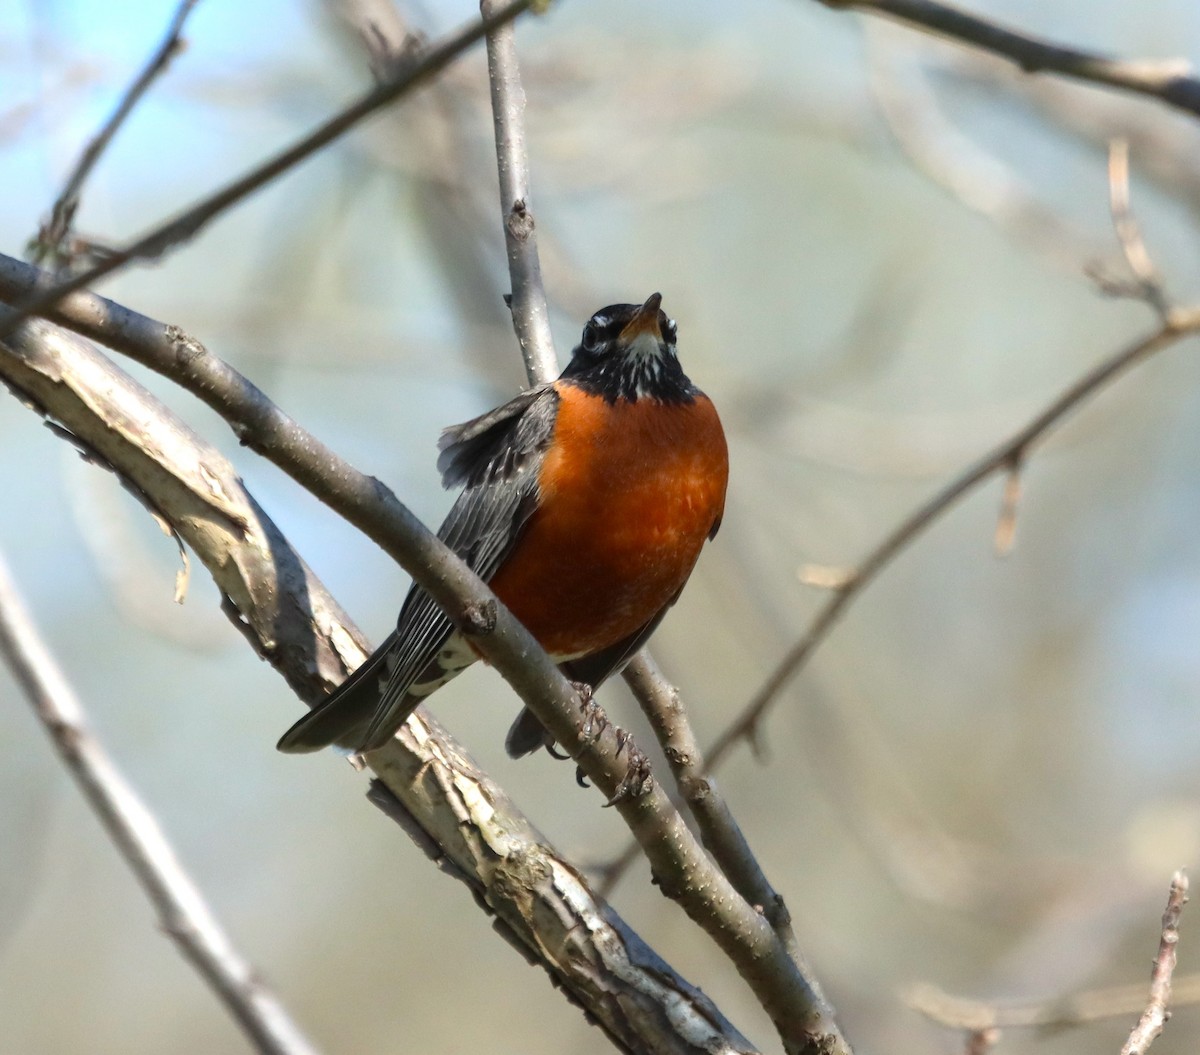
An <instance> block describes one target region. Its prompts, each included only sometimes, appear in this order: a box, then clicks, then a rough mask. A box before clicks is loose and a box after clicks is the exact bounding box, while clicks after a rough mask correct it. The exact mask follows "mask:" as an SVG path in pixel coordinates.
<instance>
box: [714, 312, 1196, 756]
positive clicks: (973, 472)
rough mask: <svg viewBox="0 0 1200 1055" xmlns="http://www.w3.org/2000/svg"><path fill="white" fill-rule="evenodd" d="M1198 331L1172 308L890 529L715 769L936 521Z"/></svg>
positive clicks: (1190, 315)
mask: <svg viewBox="0 0 1200 1055" xmlns="http://www.w3.org/2000/svg"><path fill="white" fill-rule="evenodd" d="M1197 333H1200V308H1181V309H1175V310H1172V311H1171V312H1169V314H1168V315H1167V317H1166V318H1165V319H1164V320H1163V321H1162V323H1161V325H1160V326H1159V327H1158V328H1157V329H1155V330H1154V331H1153V332H1151V333H1149V334H1147V335H1146V336H1144V337H1141V338H1139V339H1138V340H1136V341H1134V342H1133V343H1131V344H1129V345H1126V346H1125V347H1124V348H1121V349H1119V350H1118V351H1116V352H1114V353H1113V354H1112V355H1111V356H1109V357H1108V358H1107V359H1105V360H1103V361H1102V362H1100V363H1098V364H1097V365H1096V366H1094V367H1093V368H1092V369H1091V370H1089V371H1088V372H1087V373H1086V374H1084V375H1083V376H1082V377H1080V378H1079V379H1078V380H1077V381H1075V382H1074V383H1073V384H1072V385H1070V386H1069V387H1068V388H1066V389H1065V390H1064V391H1063V392H1062V393H1061V394H1060V395H1059V396H1058V397H1057V398H1056V399H1055V400H1054V401H1053V402H1051V403H1050V404H1049V406H1047V407H1046V408H1045V409H1044V410H1042V412H1041V413H1040V414H1038V415H1037V416H1036V417H1035V418H1033V420H1032V421H1030V422H1028V423H1027V424H1025V425H1024V426H1022V427H1021V428H1020V429H1018V430H1017V431H1016V432H1015V433H1014V434H1013V435H1012V436H1010V437H1008V439H1006V440H1003V441H1002V442H1001V443H999V444H998V445H997V446H996V447H994V448H993V449H992V450H991V451H989V452H988V453H987V454H985V455H984V456H983V457H982V458H980V459H979V460H978V461H977V462H976V463H975V464H974V465H972V466H970V467H969V468H967V469H966V470H964V471H963V472H962V473H961V474H960V475H959V476H958V477H956V478H955V479H954V480H951V481H950V483H948V484H947V485H946V486H945V487H943V488H942V490H941V491H939V492H938V493H937V494H935V495H934V496H933V497H932V498H930V499H929V500H928V501H927V502H925V503H924V504H923V505H921V506H920V507H918V508H917V509H916V510H915V511H914V512H913V513H911V514H910V515H909V516H908V517H907V518H906V519H905V520H903V521H902V522H901V523H900V524H898V525H897V526H896V527H895V528H894V529H893V530H892V531H891V532H889V533H888V535H887V536H886V537H885V538H884V539H883V540H882V541H881V542H880V543H879V544H878V545H877V546H876V547H875V548H874V549H873V550H871V552H870V553H868V554H867V555H866V557H864V558H863V559H862V561H861V562H860V563H859V564H858V566H857V567H856V568H854V569H853V571H851V572H850V573H849V574H848V575H846V576H844V577H843V578H842V579H841V581H840V582H838V583H837V585H836V586H835V587H834V588H833V590H832V595H831V597H830V598H829V600H828V601H826V602H825V604H824V605H823V606H822V607H821V609H820V610H819V611H818V612H817V614H816V616H815V617H814V619H813V620H812V622H811V623H810V624H809V626H808V629H807V630H806V631H805V632H804V635H803V636H802V637H801V638H800V640H799V641H797V642H796V643H795V644H794V645H793V646H792V647H791V648H790V649H789V650H788V652H787V654H786V655H785V656H784V657H783V659H782V660H781V661H780V662H779V664H778V665H777V666H776V667H775V669H774V670H773V671H772V672H771V673H770V674H769V675H768V676H767V678H766V680H765V681H764V682H763V684H762V686H761V687H760V688H759V690H758V691H757V692H756V693H755V694H754V696H753V698H751V700H750V701H749V702H748V703H747V704H746V706H745V707H744V708H743V709H742V711H741V712H740V713H739V714H738V716H737V717H736V718H735V719H734V720H733V722H732V723H730V725H729V726H728V727H727V728H726V729H725V730H724V731H723V732H722V733H721V734H720V735H719V736H718V737H717V739H716V740H715V741H714V742H713V745H712V747H711V748H710V749H709V753H708V765H709V769H710V770H714V769H716V768H717V767H718V766H719V765H720V764H721V763H722V762H723V761H724V760H725V758H726V757H727V756H728V754H729V752H730V751H731V750H732V749H733V747H734V745H735V744H736V743H737V742H738V741H739V740H742V739H744V738H751V739H752V738H753V736H754V733H755V730H756V729H757V727H758V723H759V722H760V721H761V720H762V717H763V715H764V714H765V713H766V711H767V709H768V708H769V707H770V706H771V705H772V704H773V703H774V702H775V701H776V700H777V699H778V697H779V694H780V692H781V691H782V690H783V688H784V687H785V686H786V685H787V684H788V682H790V681H791V680H792V678H794V677H795V676H796V675H797V674H798V673H799V672H800V671H801V670H802V669H803V668H804V665H805V664H806V663H807V662H808V660H809V658H810V657H811V656H812V654H813V653H814V652H815V651H816V649H817V646H819V645H820V644H821V642H822V641H824V640H825V638H826V637H827V636H828V635H829V632H830V631H831V630H832V629H833V628H834V626H835V625H836V624H837V622H838V620H839V619H840V618H841V616H842V614H843V613H844V612H845V610H846V608H847V607H848V606H849V605H850V604H851V602H853V601H854V600H855V598H856V597H858V595H859V594H860V593H861V592H862V591H863V590H864V589H865V588H866V587H867V586H868V585H870V583H871V582H873V581H874V580H875V578H876V577H877V576H878V575H879V573H880V572H881V571H883V569H884V568H886V567H887V566H888V564H890V563H891V562H892V560H893V559H894V558H895V557H896V556H897V555H898V554H899V553H901V552H902V551H903V550H904V549H906V548H907V547H908V546H909V545H910V544H911V543H912V542H913V541H915V540H916V539H917V538H918V537H919V536H920V535H921V534H922V532H924V530H925V529H926V528H927V527H928V526H929V525H930V524H932V523H933V522H934V521H935V520H936V519H937V518H938V517H940V516H941V515H942V514H943V513H944V512H945V511H946V510H947V509H949V508H950V507H951V506H953V505H955V504H956V503H958V502H959V501H960V500H961V499H963V498H964V497H966V496H967V495H968V494H970V493H971V492H972V491H974V490H975V488H977V487H978V486H979V485H980V484H982V483H983V482H984V481H986V480H988V479H990V478H991V477H992V476H994V475H996V474H997V473H1002V472H1012V471H1013V470H1015V469H1019V468H1020V466H1021V464H1022V463H1023V462H1024V460H1025V459H1026V457H1027V456H1028V455H1029V452H1030V451H1031V450H1032V449H1033V448H1034V447H1035V446H1037V444H1039V443H1040V442H1041V441H1042V440H1043V439H1045V437H1046V434H1047V433H1048V432H1050V430H1051V429H1053V428H1054V427H1055V426H1056V425H1057V424H1058V423H1059V422H1061V421H1062V419H1063V418H1065V417H1067V415H1069V414H1070V413H1072V412H1073V411H1074V410H1076V409H1077V408H1078V407H1079V406H1080V405H1081V404H1083V403H1085V402H1087V401H1088V400H1089V399H1090V398H1092V396H1094V395H1095V394H1096V393H1097V392H1099V391H1100V390H1101V389H1103V388H1104V387H1106V386H1107V385H1109V384H1111V383H1112V382H1113V381H1116V380H1117V379H1118V378H1119V377H1121V376H1122V375H1123V374H1124V373H1126V372H1127V371H1129V370H1131V369H1133V367H1135V366H1137V365H1138V364H1140V363H1143V362H1145V361H1146V360H1147V359H1150V358H1151V357H1153V356H1154V355H1156V354H1157V353H1158V352H1161V351H1162V350H1163V349H1165V348H1169V347H1171V346H1172V345H1175V344H1178V343H1179V342H1180V341H1182V340H1183V339H1185V338H1187V337H1191V336H1194V335H1195V334H1197Z"/></svg>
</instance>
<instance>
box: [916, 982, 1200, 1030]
mask: <svg viewBox="0 0 1200 1055" xmlns="http://www.w3.org/2000/svg"><path fill="white" fill-rule="evenodd" d="M903 999H904V1002H905V1003H906V1004H908V1006H909V1007H911V1008H912V1009H913V1010H914V1011H916V1012H917V1013H918V1014H921V1015H924V1016H925V1017H926V1018H927V1019H929V1020H930V1021H931V1022H936V1023H937V1024H938V1025H939V1026H946V1027H947V1028H948V1029H961V1030H965V1031H967V1032H977V1031H980V1030H986V1029H1036V1030H1039V1031H1040V1032H1043V1033H1055V1032H1058V1031H1059V1030H1064V1029H1074V1028H1076V1027H1078V1026H1085V1025H1087V1024H1088V1023H1091V1022H1101V1021H1103V1020H1104V1019H1107V1018H1120V1017H1122V1016H1124V1015H1130V1014H1137V1013H1138V1012H1139V1011H1142V1010H1143V1009H1144V1008H1145V1006H1146V986H1145V985H1144V984H1139V985H1118V986H1110V987H1109V988H1107V989H1086V990H1084V991H1083V992H1080V993H1071V994H1069V995H1067V996H1062V997H1054V998H1051V999H1049V1000H1042V1001H1038V1002H1037V1003H1032V1004H994V1003H989V1002H988V1001H984V1000H972V999H969V998H965V997H961V996H951V995H950V994H949V993H946V992H944V991H943V990H941V989H939V988H937V987H936V986H932V985H924V984H923V985H915V986H912V987H911V988H910V989H908V990H907V991H906V992H905V993H904V994H903ZM1197 1004H1200V974H1186V975H1181V976H1176V977H1175V979H1174V980H1173V982H1172V985H1171V1006H1172V1007H1177V1008H1178V1007H1184V1006H1188V1007H1194V1006H1195V1005H1197Z"/></svg>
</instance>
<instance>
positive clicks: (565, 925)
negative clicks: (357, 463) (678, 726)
mask: <svg viewBox="0 0 1200 1055" xmlns="http://www.w3.org/2000/svg"><path fill="white" fill-rule="evenodd" d="M0 380H3V381H4V382H6V383H7V384H8V385H9V386H10V387H12V388H13V389H14V391H15V392H16V393H18V394H19V395H20V396H21V398H22V399H23V400H25V401H26V402H27V403H28V404H29V405H30V406H31V407H32V408H33V409H34V410H35V411H41V412H42V413H46V414H51V415H52V416H53V417H54V418H55V419H56V420H57V421H59V422H61V423H62V425H64V426H65V427H66V428H67V429H69V430H70V433H71V434H72V435H73V436H74V437H76V438H77V439H78V441H79V442H81V443H83V444H85V445H86V446H87V448H88V449H89V450H91V451H94V452H95V454H96V456H97V457H98V458H99V459H100V460H101V461H102V462H103V463H105V464H107V465H109V466H110V467H112V468H113V469H114V470H116V471H117V472H118V473H120V475H121V477H122V479H123V481H125V482H127V483H128V484H129V485H131V486H132V488H133V489H134V490H136V491H139V492H141V493H144V494H145V495H146V496H147V497H148V498H149V499H150V500H151V501H152V502H153V504H154V506H155V508H157V509H159V510H160V511H162V513H163V514H164V515H165V516H167V517H169V519H170V521H171V523H172V524H173V525H174V526H175V528H176V529H177V530H178V532H179V534H180V536H181V537H182V538H183V539H184V540H185V541H186V542H187V543H188V545H189V546H191V547H192V548H193V550H194V551H195V552H196V555H197V556H198V557H199V559H200V560H201V561H202V562H203V563H204V565H205V567H206V568H208V570H209V572H210V573H211V574H212V576H213V578H214V580H215V581H216V583H217V586H218V587H219V589H220V590H221V591H222V593H223V594H224V595H225V597H226V599H227V603H226V606H225V608H226V613H227V614H228V615H229V616H230V618H231V619H232V620H233V622H234V624H235V626H236V627H237V628H238V629H239V630H240V631H241V632H242V633H243V634H244V636H245V637H246V638H247V639H248V640H249V642H250V643H251V645H252V646H253V647H254V648H255V649H256V650H257V651H258V652H259V654H260V655H262V656H263V658H264V659H266V660H267V661H268V662H269V663H271V665H272V666H274V667H275V668H276V669H277V670H278V671H279V672H280V673H281V674H282V675H283V676H284V678H285V679H286V681H287V682H288V684H289V685H290V686H291V687H292V688H293V690H294V691H295V692H296V693H297V695H298V696H299V697H300V698H301V699H304V700H306V701H308V702H309V703H315V702H317V701H318V700H320V699H322V698H323V697H324V695H325V693H326V691H327V689H328V687H329V686H330V685H335V684H337V683H339V682H340V681H341V680H343V678H344V677H345V675H346V673H347V672H348V671H349V670H352V669H354V668H355V667H357V666H358V665H359V664H361V662H362V661H363V659H364V658H365V655H366V651H367V649H366V646H365V643H364V641H363V638H362V636H361V635H360V634H359V632H358V630H357V629H356V628H355V627H354V625H353V624H352V623H351V622H350V620H349V619H348V618H347V616H346V615H345V613H344V612H342V610H341V609H340V608H339V607H338V606H337V604H336V602H335V601H334V600H333V599H332V598H331V597H330V596H329V595H328V594H327V593H326V591H325V589H324V587H323V586H322V584H321V583H320V581H319V580H318V579H317V578H316V576H315V575H314V574H313V573H312V571H311V570H310V569H309V568H308V567H307V566H306V565H305V564H304V562H303V561H302V560H301V559H300V557H299V555H298V554H296V552H295V551H294V550H293V549H292V547H291V545H290V544H289V543H288V541H287V540H286V539H285V538H284V537H283V536H282V535H281V534H280V532H279V530H278V528H276V526H275V525H274V524H273V523H272V522H271V521H270V520H269V518H267V516H266V514H265V513H263V511H262V510H261V509H260V508H259V507H258V505H257V503H255V501H254V499H253V498H252V497H251V496H250V495H249V494H248V493H247V492H246V490H245V487H244V485H243V484H242V481H241V479H240V478H239V476H238V474H237V473H236V472H235V470H234V469H233V467H232V466H231V465H230V464H229V462H228V461H227V460H226V459H225V458H224V457H223V456H222V455H221V454H220V453H219V452H218V451H216V450H215V449H214V448H212V447H211V446H209V445H208V444H207V443H205V442H204V441H203V440H201V439H200V438H199V437H198V436H197V435H196V434H195V433H193V432H192V431H191V430H190V429H189V428H188V427H187V426H186V425H184V424H183V423H182V422H180V421H179V420H178V419H177V418H176V417H175V416H174V415H173V414H172V413H171V411H170V410H168V409H167V408H166V407H165V406H163V405H162V404H161V403H159V402H158V401H157V400H156V399H155V398H154V397H153V396H151V395H150V394H149V393H148V392H146V391H145V390H144V389H143V388H141V386H139V385H137V384H136V383H135V382H133V381H132V380H131V379H130V378H129V377H128V376H127V375H125V374H123V373H122V372H121V371H119V370H118V369H116V367H114V366H113V364H112V363H111V362H109V361H108V360H107V359H105V358H104V357H103V356H101V355H100V354H99V353H98V352H97V351H96V350H95V349H93V348H91V347H90V346H89V345H87V344H86V343H85V342H83V341H81V340H80V339H78V338H76V337H74V336H73V335H71V334H68V333H65V332H63V331H61V330H59V329H58V328H57V327H55V326H52V325H50V324H48V323H44V322H41V321H40V320H39V321H36V322H31V323H27V324H26V325H25V326H23V327H22V328H21V329H20V330H19V331H18V332H17V334H16V335H15V336H14V337H12V338H11V339H10V340H9V341H8V342H7V345H4V344H0ZM370 764H371V766H372V768H374V769H375V771H376V772H377V773H378V774H379V776H380V778H381V779H382V780H383V781H384V783H385V784H386V785H387V787H388V789H389V790H390V791H391V793H392V794H393V795H394V796H396V798H398V799H399V800H401V801H402V802H403V804H404V807H405V808H406V809H407V810H408V812H409V813H410V814H411V816H412V817H413V818H414V819H415V821H416V823H417V824H418V825H419V827H420V830H421V832H423V833H424V836H425V838H426V839H432V840H433V841H434V842H435V843H436V844H437V845H438V846H439V848H440V851H439V852H440V857H439V861H440V862H442V863H446V864H447V870H448V871H450V872H451V874H454V875H456V876H457V877H458V878H460V879H462V880H463V881H464V882H465V883H467V885H468V886H469V887H470V889H471V890H472V892H473V893H474V894H475V895H476V899H477V900H478V901H479V902H480V904H482V905H484V906H485V907H486V909H487V911H488V912H490V913H494V914H495V915H496V917H497V919H498V921H499V924H500V927H499V929H500V930H501V933H502V934H504V936H505V937H507V938H508V939H509V940H510V941H511V942H512V943H513V944H514V945H516V946H517V947H518V948H519V949H521V950H522V951H523V952H524V953H525V955H526V956H528V957H530V958H531V959H532V960H533V961H534V962H536V963H538V964H540V965H541V966H542V967H544V968H545V969H546V971H547V972H548V973H549V974H550V975H551V978H552V979H553V980H554V981H555V983H556V984H558V985H560V986H562V987H563V989H564V991H565V992H566V993H567V994H568V996H569V998H570V999H572V1000H574V1001H575V1002H577V1003H579V1004H580V1006H581V1007H583V1008H584V1009H585V1010H586V1011H587V1013H588V1014H589V1015H590V1016H592V1018H593V1019H594V1020H595V1021H596V1022H598V1023H599V1024H600V1025H601V1026H602V1027H603V1028H604V1029H605V1031H606V1032H607V1033H608V1034H609V1035H610V1036H611V1037H612V1038H613V1039H614V1041H615V1042H616V1043H617V1044H618V1046H620V1047H622V1048H625V1049H629V1050H633V1051H663V1052H671V1053H679V1055H684V1053H687V1055H700V1053H701V1052H706V1051H729V1052H753V1051H754V1049H753V1047H752V1046H751V1045H750V1044H749V1042H748V1041H746V1040H745V1039H744V1038H743V1037H741V1036H740V1035H739V1034H738V1033H737V1031H736V1030H735V1029H734V1028H733V1027H732V1026H731V1025H730V1024H729V1023H728V1022H727V1021H726V1020H725V1019H724V1018H723V1017H722V1016H721V1014H720V1012H719V1011H718V1010H717V1009H716V1008H715V1007H714V1006H713V1005H712V1003H711V1002H710V1001H708V1000H707V999H706V998H705V997H704V996H703V994H701V993H699V992H698V991H697V990H695V989H694V988H693V987H691V986H690V985H689V984H688V983H687V982H686V981H685V980H684V979H682V978H681V977H680V976H679V975H677V974H676V973H675V972H674V971H673V970H672V969H671V968H670V967H669V966H668V965H667V964H666V963H664V962H663V961H662V960H661V959H659V957H657V956H656V955H655V954H654V953H653V951H651V950H650V949H649V948H647V947H646V946H645V944H644V943H643V942H642V941H641V940H640V938H638V936H637V935H636V934H635V933H634V932H633V931H632V930H630V928H629V927H628V926H627V925H626V924H625V923H624V921H623V920H621V918H620V917H619V916H617V915H616V913H615V912H613V911H612V909H611V908H610V907H609V906H608V905H607V904H605V903H604V902H603V901H602V900H600V899H598V898H596V897H595V896H594V895H593V894H592V892H591V891H590V890H589V889H588V887H587V885H586V883H585V882H584V880H583V879H582V878H581V877H580V876H579V874H578V872H577V871H576V870H575V869H574V868H573V867H572V865H571V864H570V863H569V862H568V861H566V860H565V859H563V858H562V857H561V856H560V855H558V854H557V853H556V852H555V851H554V849H553V848H552V847H550V846H549V845H548V844H547V843H546V841H545V839H544V838H543V837H542V836H541V835H540V834H539V833H538V832H537V831H536V829H535V828H534V826H533V825H532V823H531V822H530V821H529V820H528V819H527V818H525V817H524V816H523V815H522V814H521V813H520V811H519V810H517V808H516V807H515V806H514V805H513V803H512V802H511V801H510V800H509V799H508V798H507V796H506V795H505V794H504V792H503V791H502V790H501V789H500V788H499V787H498V786H497V785H495V784H494V783H493V782H492V781H491V780H490V779H489V778H488V777H487V775H486V774H484V773H483V772H482V771H481V770H479V768H478V767H477V766H476V765H475V763H474V762H473V761H472V760H471V758H470V757H469V756H468V755H467V754H466V752H465V751H464V750H463V749H462V748H461V747H459V745H457V744H456V743H455V742H454V740H453V739H452V738H450V737H449V736H448V735H447V734H445V733H444V732H443V731H442V730H441V729H440V727H439V726H438V725H437V723H436V722H434V721H433V720H432V719H431V718H430V717H429V716H428V715H425V714H424V713H422V712H418V713H417V714H416V715H414V716H413V717H412V718H410V720H409V722H408V724H407V725H406V726H405V727H404V728H403V729H402V730H401V733H400V735H399V737H398V738H397V740H395V741H393V742H392V743H390V744H388V745H387V746H386V747H385V748H383V749H381V750H379V751H375V752H372V754H371V756H370ZM664 837H671V836H670V833H669V832H668V834H667V835H666V836H664Z"/></svg>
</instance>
